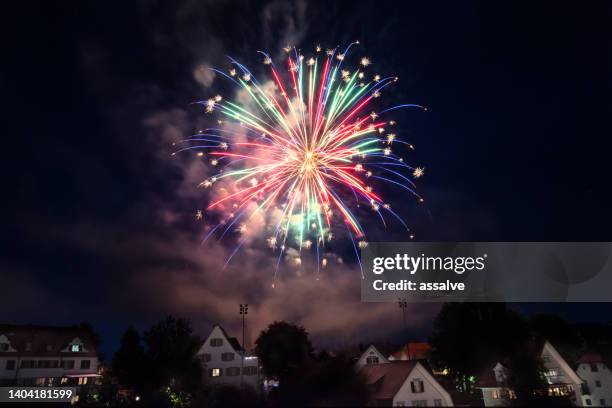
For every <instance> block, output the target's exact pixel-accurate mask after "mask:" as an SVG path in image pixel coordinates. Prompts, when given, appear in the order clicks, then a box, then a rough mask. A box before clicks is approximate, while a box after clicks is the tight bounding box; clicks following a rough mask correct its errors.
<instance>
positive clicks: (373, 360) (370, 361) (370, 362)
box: [366, 356, 380, 364]
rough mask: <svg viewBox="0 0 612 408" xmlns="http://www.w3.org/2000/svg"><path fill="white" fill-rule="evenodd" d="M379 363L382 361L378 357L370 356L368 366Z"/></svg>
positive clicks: (367, 361)
mask: <svg viewBox="0 0 612 408" xmlns="http://www.w3.org/2000/svg"><path fill="white" fill-rule="evenodd" d="M379 362H380V359H379V358H378V357H376V356H369V357H367V358H366V363H367V364H378V363H379Z"/></svg>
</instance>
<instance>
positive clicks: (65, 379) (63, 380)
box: [60, 377, 68, 384]
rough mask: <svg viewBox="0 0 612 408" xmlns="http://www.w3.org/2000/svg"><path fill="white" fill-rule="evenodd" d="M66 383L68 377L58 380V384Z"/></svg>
mask: <svg viewBox="0 0 612 408" xmlns="http://www.w3.org/2000/svg"><path fill="white" fill-rule="evenodd" d="M66 383H68V377H62V379H61V380H60V384H66Z"/></svg>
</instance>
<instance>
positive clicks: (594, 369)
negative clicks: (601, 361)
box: [591, 363, 599, 373]
mask: <svg viewBox="0 0 612 408" xmlns="http://www.w3.org/2000/svg"><path fill="white" fill-rule="evenodd" d="M591 371H592V372H594V373H596V372H597V371H599V369H598V368H597V363H591Z"/></svg>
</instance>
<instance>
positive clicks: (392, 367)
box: [360, 361, 419, 399]
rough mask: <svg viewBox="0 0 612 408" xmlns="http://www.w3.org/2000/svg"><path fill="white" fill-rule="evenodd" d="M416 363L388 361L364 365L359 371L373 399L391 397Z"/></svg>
mask: <svg viewBox="0 0 612 408" xmlns="http://www.w3.org/2000/svg"><path fill="white" fill-rule="evenodd" d="M417 364H419V363H418V362H417V361H390V362H389V363H385V364H370V365H366V366H364V367H363V368H362V369H361V370H360V372H361V373H363V374H364V376H365V378H366V383H367V385H368V386H369V387H370V388H371V389H372V391H373V394H374V395H373V396H374V398H375V399H392V398H393V397H394V396H395V394H397V392H398V391H399V390H400V388H401V387H402V385H403V384H404V382H405V381H406V378H408V376H409V375H410V373H411V372H412V370H413V369H414V367H416V365H417Z"/></svg>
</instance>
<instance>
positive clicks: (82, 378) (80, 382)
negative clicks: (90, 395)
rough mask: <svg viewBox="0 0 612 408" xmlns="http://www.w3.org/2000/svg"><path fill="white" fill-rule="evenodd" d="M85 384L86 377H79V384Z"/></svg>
mask: <svg viewBox="0 0 612 408" xmlns="http://www.w3.org/2000/svg"><path fill="white" fill-rule="evenodd" d="M85 384H87V377H79V385H85Z"/></svg>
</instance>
